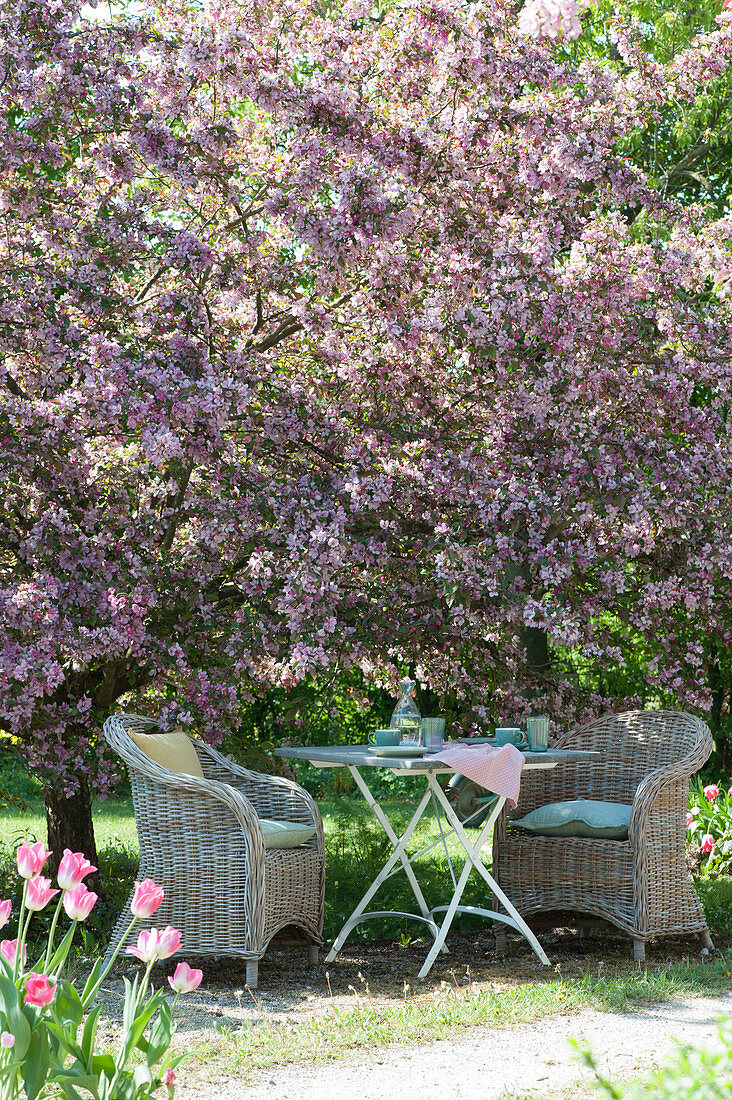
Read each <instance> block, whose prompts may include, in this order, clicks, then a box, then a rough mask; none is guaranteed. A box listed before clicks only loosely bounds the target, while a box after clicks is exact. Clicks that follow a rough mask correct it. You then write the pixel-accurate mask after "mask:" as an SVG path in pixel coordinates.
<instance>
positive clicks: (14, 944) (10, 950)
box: [0, 940, 28, 966]
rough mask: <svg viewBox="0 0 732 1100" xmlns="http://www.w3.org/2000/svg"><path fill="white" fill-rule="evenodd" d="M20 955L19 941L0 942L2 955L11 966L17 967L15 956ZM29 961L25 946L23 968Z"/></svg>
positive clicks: (0, 953)
mask: <svg viewBox="0 0 732 1100" xmlns="http://www.w3.org/2000/svg"><path fill="white" fill-rule="evenodd" d="M17 954H18V941H17V940H3V941H2V942H0V955H2V956H3V958H4V959H7V961H8V962H9V963H10V965H11V966H15V956H16V955H17ZM27 961H28V951H27V949H26V946H25V944H23V966H25V964H26V962H27Z"/></svg>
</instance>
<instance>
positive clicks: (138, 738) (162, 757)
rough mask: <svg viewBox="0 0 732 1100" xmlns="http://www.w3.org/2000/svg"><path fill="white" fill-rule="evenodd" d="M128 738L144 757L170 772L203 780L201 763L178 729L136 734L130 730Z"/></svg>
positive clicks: (189, 743)
mask: <svg viewBox="0 0 732 1100" xmlns="http://www.w3.org/2000/svg"><path fill="white" fill-rule="evenodd" d="M130 737H131V738H132V740H133V741H134V742H135V744H136V745H137V747H138V749H141V750H142V751H143V752H144V753H145V755H146V756H149V757H150V759H151V760H154V761H155V763H156V764H161V765H162V766H163V767H164V768H170V770H171V771H172V772H181V773H182V774H183V775H195V776H197V777H198V778H199V779H203V772H202V770H201V763H200V761H199V759H198V756H197V755H196V750H195V749H194V747H193V745H192V744H191V739H190V737H189V736H188V734H187V733H184V732H183V730H182V729H180V728H178V729H176V730H173V731H172V732H171V733H137V732H136V731H134V732H133V731H132V730H130Z"/></svg>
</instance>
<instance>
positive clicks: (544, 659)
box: [519, 626, 551, 673]
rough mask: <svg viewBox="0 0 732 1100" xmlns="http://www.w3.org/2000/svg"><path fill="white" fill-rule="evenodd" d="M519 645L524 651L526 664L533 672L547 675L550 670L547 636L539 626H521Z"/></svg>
mask: <svg viewBox="0 0 732 1100" xmlns="http://www.w3.org/2000/svg"><path fill="white" fill-rule="evenodd" d="M519 637H520V638H521V644H522V645H523V647H524V648H525V650H526V662H527V664H528V666H529V668H531V669H533V670H534V672H539V673H547V672H549V669H550V668H551V655H550V653H549V636H548V635H547V632H546V630H543V629H542V628H541V627H539V626H522V627H521V629H520V631H519Z"/></svg>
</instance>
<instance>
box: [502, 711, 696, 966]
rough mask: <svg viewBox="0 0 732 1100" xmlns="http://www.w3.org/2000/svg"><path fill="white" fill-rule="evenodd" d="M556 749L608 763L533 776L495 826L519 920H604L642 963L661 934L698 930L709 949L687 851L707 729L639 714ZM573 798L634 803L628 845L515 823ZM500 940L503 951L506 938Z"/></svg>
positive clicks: (582, 733) (615, 718)
mask: <svg viewBox="0 0 732 1100" xmlns="http://www.w3.org/2000/svg"><path fill="white" fill-rule="evenodd" d="M556 747H557V748H562V749H569V748H571V749H595V750H599V751H601V752H602V760H601V761H597V762H593V763H583V764H560V765H559V767H557V768H555V769H554V770H553V771H531V772H526V773H525V774H524V777H523V779H522V781H521V794H520V796H519V802H518V805H517V806H516V808H515V809H513V810H510V811H508V812H507V813H506V814H505V815H503V816H502V817H501V819H500V820H499V821H498V822H497V823H496V827H495V830H494V835H493V874H494V875H495V877H496V878H497V880H498V882H499V883H500V886H501V888H502V889H503V890H504V891H505V893H506V894H507V895H508V897H509V898H510V899H511V901H512V902H513V903H514V905H515V906H516V908H517V909H518V911H519V912H520V913H521V915H522V916H523V917H525V918H528V917H529V916H530V915H531V914H532V913H542V914H543V913H547V914H549V916H550V924H553V925H554V926H555V927H556V926H562V925H567V924H572V923H573V922H574V921H573V918H575V919H576V917H577V916H578V915H579V914H591V915H592V916H594V917H600V918H602V919H604V920H607V921H610V922H611V923H612V924H615V925H617V927H618V928H621V929H622V930H623V931H624V932H627V933H628V934H629V935H630V936H632V937H633V955H634V958H636V959H643V958H645V944H646V943H647V941H648V940H651V939H653V938H655V937H656V936H671V935H679V934H691V933H699V934H700V935H701V940H702V944H703V946H704V947H706V948H711V947H712V941H711V939H710V936H709V930H708V928H707V924H706V921H705V919H704V913H703V911H702V907H701V904H700V902H699V899H698V897H697V895H696V893H695V891H694V887H693V886H692V884H691V882H690V880H689V875H688V873H687V870H686V861H685V851H684V842H685V836H686V811H687V799H688V791H689V777H690V776H691V775H693V774H694V772H696V771H697V770H698V769H699V768H700V767H701V766H702V764H703V763H704V762H705V760H706V759H707V758H708V756H709V754H710V752H711V750H712V737H711V733H710V732H709V729H708V727H707V726H706V725H705V724H704V723H703V722H702V721H700V720H699V719H698V718H694V717H693V716H692V715H690V714H682V713H678V712H672V711H635V712H632V713H628V714H614V715H609V716H608V717H605V718H600V719H597V720H595V721H592V722H588V723H587V724H586V725H584V726H579V727H577V728H576V729H572V730H569V731H568V732H567V733H565V734H564V735H563V736H562V737H560V738H559V740H558V741H557V744H556ZM576 798H587V799H598V800H602V801H605V802H618V803H626V804H630V805H632V811H631V817H630V828H629V835H628V839H627V840H604V839H603V840H597V839H590V838H586V837H556V836H555V837H549V836H537V835H531V834H528V833H525V832H522V831H521V830H520V829H518V828H516V827H512V825H511V821H512V820H515V819H517V818H520V817H523V816H524V815H525V814H527V813H530V812H531V811H532V810H534V809H536V808H537V807H539V806H544V805H547V804H549V803H552V802H563V801H569V800H572V799H576ZM494 905H495V907H496V908H500V905H498V904H497V903H495V902H494ZM496 941H497V946H498V949H499V951H500V950H505V944H506V937H505V932H503V931H499V933H498V934H497V937H496Z"/></svg>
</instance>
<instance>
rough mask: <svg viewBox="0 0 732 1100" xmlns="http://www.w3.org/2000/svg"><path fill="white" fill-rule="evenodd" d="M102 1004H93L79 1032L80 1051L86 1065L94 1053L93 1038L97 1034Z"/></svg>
mask: <svg viewBox="0 0 732 1100" xmlns="http://www.w3.org/2000/svg"><path fill="white" fill-rule="evenodd" d="M101 1011H102V1005H95V1007H94V1008H93V1009H92V1010H91V1012H90V1013H89V1015H88V1016H87V1018H86V1020H85V1022H84V1030H83V1032H82V1034H81V1052H82V1055H83V1060H84V1062H85V1063H86V1064H87V1065H88V1064H89V1063H90V1061H91V1058H92V1056H93V1054H94V1040H95V1038H96V1034H97V1024H98V1022H99V1016H100V1015H101Z"/></svg>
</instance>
